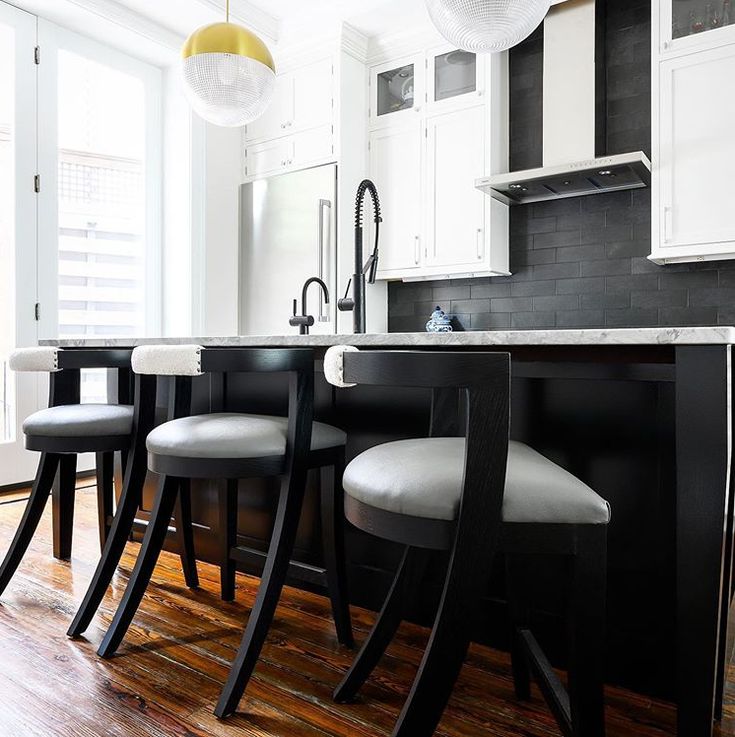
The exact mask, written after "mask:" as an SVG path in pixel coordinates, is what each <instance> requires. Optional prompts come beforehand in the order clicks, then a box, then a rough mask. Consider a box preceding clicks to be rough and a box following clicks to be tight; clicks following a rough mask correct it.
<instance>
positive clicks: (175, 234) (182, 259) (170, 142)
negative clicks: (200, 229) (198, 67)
mask: <svg viewBox="0 0 735 737" xmlns="http://www.w3.org/2000/svg"><path fill="white" fill-rule="evenodd" d="M192 115H193V114H192V112H191V109H190V107H189V104H188V103H187V101H186V98H185V97H184V94H183V91H182V89H181V81H180V73H179V69H178V67H177V66H173V67H169V68H167V69H164V71H163V171H164V175H163V254H162V268H161V273H162V281H163V284H162V287H163V299H162V302H163V304H162V311H163V320H162V328H163V330H162V332H163V335H165V336H176V335H180V336H184V335H191V333H192V327H193V319H194V311H193V300H192V288H193V285H192V278H191V272H192V246H193V241H192V190H191V185H192V153H193V151H192Z"/></svg>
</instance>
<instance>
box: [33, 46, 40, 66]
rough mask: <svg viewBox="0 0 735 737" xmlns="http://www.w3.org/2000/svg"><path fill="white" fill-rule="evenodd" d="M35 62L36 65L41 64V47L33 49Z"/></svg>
mask: <svg viewBox="0 0 735 737" xmlns="http://www.w3.org/2000/svg"><path fill="white" fill-rule="evenodd" d="M33 61H34V62H35V63H36V64H40V63H41V47H40V46H36V48H35V49H33Z"/></svg>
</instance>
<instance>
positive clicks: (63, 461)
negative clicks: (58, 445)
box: [51, 453, 77, 560]
mask: <svg viewBox="0 0 735 737" xmlns="http://www.w3.org/2000/svg"><path fill="white" fill-rule="evenodd" d="M76 487H77V456H76V454H74V453H69V454H65V455H62V456H60V457H59V470H58V473H57V474H56V479H55V481H54V486H53V491H52V495H51V506H52V514H53V537H54V558H59V559H60V560H69V558H71V539H72V535H73V533H74V497H75V495H76Z"/></svg>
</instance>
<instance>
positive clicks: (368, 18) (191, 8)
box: [118, 0, 428, 38]
mask: <svg viewBox="0 0 735 737" xmlns="http://www.w3.org/2000/svg"><path fill="white" fill-rule="evenodd" d="M118 2H119V3H120V4H121V5H124V6H126V7H128V8H130V9H131V10H133V11H135V12H136V13H139V14H140V15H142V16H146V17H148V18H150V19H151V20H154V21H155V22H156V23H159V24H160V25H163V26H166V27H168V28H171V29H172V30H174V31H176V32H178V33H180V34H183V35H188V33H189V32H190V31H191V30H192V29H194V28H196V27H198V26H199V25H202V24H203V23H211V22H213V20H215V19H217V18H221V17H222V16H223V15H224V6H225V0H158V2H151V1H150V0H118ZM230 5H231V12H232V15H233V17H235V18H236V19H237V20H239V21H241V22H243V23H245V24H247V25H249V26H251V27H252V28H253V29H254V30H256V31H257V32H259V33H261V34H263V35H266V36H270V37H271V38H273V37H274V33H273V29H274V28H275V29H276V34H278V35H280V31H281V29H283V28H284V27H285V28H287V30H288V34H287V35H289V36H292V35H294V33H295V32H297V31H298V30H299V28H303V29H304V31H311V30H312V29H314V28H316V27H318V26H320V25H321V26H323V25H327V24H332V23H334V22H337V21H346V22H348V23H349V24H350V25H352V26H354V27H355V28H357V29H358V30H359V31H362V33H364V34H365V35H367V36H377V35H381V34H383V33H388V32H392V31H396V30H400V29H403V28H407V27H408V28H410V27H411V26H413V25H423V24H425V23H427V22H428V15H427V13H426V8H425V6H424V0H231V2H230Z"/></svg>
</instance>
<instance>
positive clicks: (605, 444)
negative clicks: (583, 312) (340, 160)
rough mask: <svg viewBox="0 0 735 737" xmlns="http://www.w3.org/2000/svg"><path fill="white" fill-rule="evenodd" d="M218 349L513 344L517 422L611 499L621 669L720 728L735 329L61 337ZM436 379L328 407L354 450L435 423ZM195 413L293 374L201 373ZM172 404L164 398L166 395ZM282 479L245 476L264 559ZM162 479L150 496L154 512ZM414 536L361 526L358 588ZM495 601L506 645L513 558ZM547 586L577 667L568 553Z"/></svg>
mask: <svg viewBox="0 0 735 737" xmlns="http://www.w3.org/2000/svg"><path fill="white" fill-rule="evenodd" d="M161 342H166V343H198V344H200V345H203V346H208V347H216V346H259V347H268V346H272V347H279V346H289V347H296V346H311V347H313V348H314V349H315V358H316V361H317V371H318V372H319V371H320V370H321V366H320V359H321V357H322V356H323V351H324V349H325V347H326V346H329V345H334V344H339V343H350V344H352V345H356V346H359V347H362V348H364V349H366V350H368V349H370V348H391V349H408V348H411V349H418V350H447V349H453V350H479V351H492V350H504V351H509V352H510V353H511V356H512V375H513V388H512V428H511V434H512V436H513V437H514V438H516V439H518V440H522V441H524V442H527V443H529V444H530V445H532V446H533V447H535V448H536V449H538V450H539V451H540V452H542V453H544V454H545V455H547V456H548V457H550V458H551V459H552V460H554V461H556V462H557V463H559V464H560V465H562V466H564V467H566V468H568V469H569V470H570V471H571V472H573V473H574V474H575V475H577V476H578V477H580V478H581V479H583V480H584V481H585V482H586V483H588V484H589V485H590V486H591V487H592V488H594V489H595V490H596V491H597V492H598V493H600V494H601V495H602V496H603V497H605V498H606V499H607V500H608V501H609V502H610V504H611V507H612V522H611V524H610V531H609V535H610V539H609V609H608V611H609V617H608V619H609V621H608V680H609V681H611V682H615V683H620V684H623V685H626V686H628V687H631V688H634V689H636V690H639V691H642V692H647V693H651V694H655V695H658V696H663V697H668V698H671V699H674V700H676V701H677V703H678V705H679V717H678V722H679V734H680V735H686V737H700V736H704V735H709V734H711V731H712V719H713V716H717V714H718V713H719V710H720V709H721V701H722V689H723V682H724V674H725V663H726V662H727V661H729V657H730V652H731V648H730V642H731V641H732V638H731V637H729V636H728V635H729V633H728V628H727V620H728V616H727V615H728V611H729V605H730V601H731V598H732V592H733V545H732V540H733V495H732V493H731V474H730V464H731V451H732V448H731V445H732V388H733V387H732V372H731V347H732V344H733V343H735V329H733V328H730V327H708V328H646V329H640V330H639V329H611V330H541V331H537V330H532V331H488V332H466V333H465V332H456V333H449V334H431V335H429V334H421V333H396V334H382V335H369V334H368V335H354V336H353V335H348V336H319V335H312V336H298V335H293V336H246V337H205V338H183V339H175V338H171V339H166V340H160V339H158V340H156V339H141V340H133V339H113V340H110V339H102V340H100V339H92V340H70V341H59V342H57V343H55V344H58V345H60V346H62V347H64V348H70V349H73V348H75V347H86V348H89V347H123V346H125V347H127V346H133V345H140V344H144V343H161ZM428 400H429V398H428V395H427V393H426V392H424V391H423V390H419V389H416V390H408V391H407V390H405V389H401V390H394V389H391V388H389V387H385V388H376V387H356V388H354V389H349V390H335V389H333V388H332V387H331V386H329V385H328V384H326V382H325V381H324V380H323V377H319V376H318V377H317V384H316V404H315V407H316V417H317V419H320V420H324V421H328V422H331V423H333V424H336V425H338V426H341V427H343V428H344V429H345V430H346V431H347V433H348V446H347V453H348V458H350V457H353V456H354V455H356V454H357V453H359V452H361V451H362V450H364V449H365V448H367V447H370V446H371V445H375V444H376V443H379V442H384V441H386V440H392V439H397V438H401V437H409V436H417V435H423V434H425V433H426V431H427V429H428V410H429V403H428ZM194 403H195V411H209V410H214V411H216V410H217V409H218V408H220V407H222V406H223V405H224V404H225V403H226V404H227V406H228V407H229V408H233V409H235V410H248V411H253V412H268V413H280V414H284V413H285V393H284V385H283V382H282V380H281V377H278V376H255V377H251V376H249V377H243V376H239V375H233V376H230V377H221V376H205V377H201V380H196V382H195V391H194ZM161 404H162V406H163V405H164V404H165V397H162V398H161ZM319 484H320V478H319V477H318V476H317V475H314V476H313V477H312V478H310V481H309V492H308V494H307V499H306V504H305V507H304V513H303V516H302V521H301V527H300V530H299V537H298V540H297V557H298V561H295V563H294V567H293V572H294V581H296V580H298V581H299V582H301V583H300V584H299V585H305V586H312V587H318V586H319V585H320V583H321V578H320V571H321V569H320V544H319V538H320V526H319V514H318V504H317V500H318V494H317V492H318V487H319ZM272 488H273V487H272V485H271V483H270V482H268V481H263V480H258V481H247V482H246V481H243V482H241V487H240V494H241V499H242V501H243V502H246V503H244V504H242V505H241V513H240V520H239V527H238V532H239V542H241V543H242V544H245V545H248V546H249V547H251V548H252V550H253V554H252V555H251V556H249V557H244V558H243V560H241V561H240V564H241V567H242V569H243V570H248V571H255V572H257V570H258V566H259V565H260V564H261V562H262V555H259V554H258V553H257V551H258V550H261V551H262V550H263V549H264V543H265V540H266V539H267V536H268V532H269V529H270V521H271V515H272V505H271V501H272V499H273V495H272V494H271V490H272ZM194 489H195V495H194V516H195V522H196V523H197V527H196V546H197V555H198V556H199V557H201V558H202V559H204V560H210V561H216V560H217V547H216V539H217V509H216V502H217V488H216V485H213V484H211V483H209V482H199V483H198V484H195V486H194ZM151 497H152V493H151V491H150V490H149V492H148V493H147V494H146V502H145V504H144V509H143V510H142V511H141V524H144V521H145V509H149V508H150V507H149V506H148V505H150V503H151ZM399 552H400V551H399V550H398V549H397V548H396V547H394V546H392V545H390V544H389V543H385V542H383V541H380V542H378V541H376V540H374V539H372V538H369V537H368V536H366V535H364V534H362V533H360V532H358V531H357V530H350V531H349V533H348V557H349V572H350V585H351V598H352V600H353V601H354V602H355V603H359V604H362V605H366V606H370V607H372V608H377V607H378V606H379V605H380V603H381V602H382V597H383V596H384V593H385V590H386V587H387V585H388V583H389V581H390V578H391V575H392V571H393V569H394V566H395V565H396V563H397V559H398V554H399ZM441 565H442V561H441V559H437V568H438V569H439V570H437V572H436V575H435V576H433V577H432V582H431V583H432V584H433V585H429V586H427V589H426V595H425V597H424V599H422V600H421V601H418V602H416V607H415V611H414V612H413V616H414V618H416V619H417V620H419V621H427V620H428V619H429V618H430V615H431V612H432V607H433V606H434V604H435V601H436V596H437V594H438V582H439V581H441V579H442V576H441V571H440V566H441ZM498 571H499V575H498V576H496V577H495V579H494V580H493V582H492V584H491V586H490V588H489V590H488V593H487V597H486V600H485V609H484V612H483V614H484V615H485V616H484V617H483V626H482V627H479V628H478V631H477V638H478V639H481V640H483V641H486V642H490V643H491V644H494V645H498V646H503V645H504V644H505V635H506V632H505V629H506V626H505V621H504V614H505V612H504V602H503V580H502V566H499V567H498ZM538 572H539V576H538V579H539V580H538V581H532V582H528V585H529V586H533V591H534V599H535V603H536V605H537V606H536V611H537V615H536V618H537V620H538V621H535V622H534V625H535V626H537V627H538V629H539V634H540V639H541V640H542V641H545V644H547V645H548V647H549V649H550V650H551V652H552V653H554V655H555V659H556V660H557V661H558V662H559V663H560V664H561V665H563V654H562V653H561V652H560V651H559V649H558V647H557V648H556V652H555V647H554V645H555V644H558V642H559V641H560V639H561V638H560V634H561V630H560V620H559V618H558V616H557V614H558V609H559V598H560V597H559V591H558V588H559V587H558V581H559V580H560V579H559V575H558V574H559V569H558V568H557V567H556V565H555V562H553V561H551V562H549V561H540V562H539V566H538Z"/></svg>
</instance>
